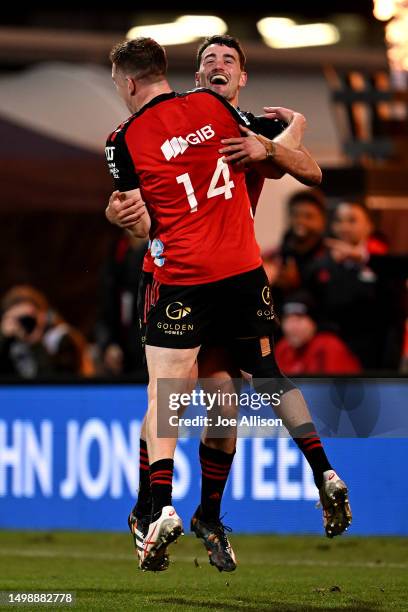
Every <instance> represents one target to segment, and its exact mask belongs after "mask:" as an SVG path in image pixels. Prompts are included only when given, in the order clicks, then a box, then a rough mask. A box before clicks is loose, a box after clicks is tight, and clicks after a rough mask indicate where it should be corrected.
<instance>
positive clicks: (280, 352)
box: [276, 291, 361, 375]
mask: <svg viewBox="0 0 408 612" xmlns="http://www.w3.org/2000/svg"><path fill="white" fill-rule="evenodd" d="M282 329H283V338H281V340H279V342H278V343H277V345H276V360H277V362H278V365H279V367H280V368H281V370H282V371H283V372H284V374H288V375H294V374H358V373H359V372H361V366H360V363H359V361H358V359H357V358H356V357H355V356H354V355H353V353H352V352H351V351H350V350H349V349H348V348H347V346H346V345H345V344H344V342H342V340H340V338H338V337H337V336H336V335H335V334H333V333H331V332H321V331H318V327H317V323H316V318H315V306H314V301H313V298H312V297H311V296H310V295H309V294H308V293H306V292H305V291H298V292H296V293H294V294H292V296H291V297H288V298H287V299H286V300H285V302H284V304H283V307H282Z"/></svg>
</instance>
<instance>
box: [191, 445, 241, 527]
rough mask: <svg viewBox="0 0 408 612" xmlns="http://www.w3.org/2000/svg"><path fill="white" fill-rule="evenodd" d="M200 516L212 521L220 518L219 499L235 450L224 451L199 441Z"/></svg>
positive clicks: (220, 498)
mask: <svg viewBox="0 0 408 612" xmlns="http://www.w3.org/2000/svg"><path fill="white" fill-rule="evenodd" d="M199 454H200V463H201V516H202V518H203V519H204V520H206V521H209V522H212V521H217V520H219V518H220V511H221V500H222V495H223V493H224V488H225V484H226V482H227V479H228V476H229V473H230V470H231V465H232V461H233V459H234V455H235V452H233V453H225V452H224V451H222V450H218V449H216V448H210V447H209V446H206V445H205V444H203V443H202V442H200V450H199Z"/></svg>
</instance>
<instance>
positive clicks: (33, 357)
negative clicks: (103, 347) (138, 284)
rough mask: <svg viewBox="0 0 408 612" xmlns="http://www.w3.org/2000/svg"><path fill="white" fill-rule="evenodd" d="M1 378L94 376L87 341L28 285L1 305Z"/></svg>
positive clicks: (40, 294)
mask: <svg viewBox="0 0 408 612" xmlns="http://www.w3.org/2000/svg"><path fill="white" fill-rule="evenodd" d="M1 313H2V314H1V322H0V374H1V375H4V376H19V377H21V378H27V379H32V378H36V377H39V376H55V375H65V374H72V375H84V376H90V375H92V374H93V365H92V362H91V360H90V358H89V356H88V352H87V345H86V342H85V339H84V338H83V337H82V335H81V334H80V332H79V331H77V330H76V329H74V328H73V327H71V326H69V325H68V324H67V323H66V322H65V321H64V320H63V319H62V317H61V316H60V315H59V314H57V313H56V312H55V311H53V310H52V309H51V308H50V305H49V303H48V301H47V299H46V297H45V295H44V294H43V293H41V292H40V291H38V290H37V289H35V288H34V287H30V286H29V285H19V286H16V287H13V288H12V289H10V290H9V291H8V292H7V293H6V294H5V295H4V297H3V299H2V301H1Z"/></svg>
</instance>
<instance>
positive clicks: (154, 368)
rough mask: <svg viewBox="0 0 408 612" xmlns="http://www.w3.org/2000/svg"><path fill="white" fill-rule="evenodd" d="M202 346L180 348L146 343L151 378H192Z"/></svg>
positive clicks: (151, 380) (152, 379)
mask: <svg viewBox="0 0 408 612" xmlns="http://www.w3.org/2000/svg"><path fill="white" fill-rule="evenodd" d="M199 350H200V347H199V346H197V347H194V348H186V349H178V348H166V347H161V346H151V345H149V344H147V345H146V359H147V367H148V370H149V379H150V382H151V383H153V382H154V381H155V380H156V381H157V380H158V379H160V378H185V379H188V380H190V379H191V373H192V371H193V368H194V364H195V361H196V359H197V354H198V351H199Z"/></svg>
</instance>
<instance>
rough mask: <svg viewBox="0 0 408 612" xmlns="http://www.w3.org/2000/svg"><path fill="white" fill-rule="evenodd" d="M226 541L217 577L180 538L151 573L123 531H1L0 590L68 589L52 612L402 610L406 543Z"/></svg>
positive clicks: (406, 602)
mask: <svg viewBox="0 0 408 612" xmlns="http://www.w3.org/2000/svg"><path fill="white" fill-rule="evenodd" d="M231 541H232V542H233V544H234V548H235V551H236V553H237V557H238V561H239V567H238V569H237V570H236V571H235V572H234V573H231V574H225V573H219V572H218V571H217V570H216V569H215V568H213V567H211V566H210V565H209V564H208V561H207V559H206V552H205V550H204V547H203V546H202V544H201V542H200V541H199V540H196V539H195V538H194V539H193V537H191V536H184V537H183V538H181V539H180V542H179V543H178V544H177V545H173V546H172V549H173V550H172V564H171V566H170V568H169V570H168V571H167V572H163V573H157V574H153V573H149V572H146V573H143V572H140V571H139V570H138V569H137V565H136V561H135V559H134V555H133V551H132V548H131V539H130V535H129V536H128V535H127V534H111V533H110V534H103V533H100V534H97V533H82V534H79V533H60V532H58V533H30V532H26V533H24V532H8V531H7V532H0V568H1V570H0V589H2V590H12V591H30V592H33V591H52V592H63V591H74V592H75V593H76V604H75V607H74V608H60V609H74V610H89V611H93V610H111V611H112V612H122V611H123V612H126V611H128V610H129V611H133V610H135V611H137V612H138V611H139V610H140V611H144V610H146V611H148V610H152V611H154V612H166V611H177V612H184V611H189V612H190V611H196V610H207V611H208V610H210V611H220V612H223V611H226V612H229V611H231V612H233V611H237V612H240V611H244V610H252V611H254V612H255V611H256V612H262V611H265V610H273V611H282V612H284V611H291V612H292V611H293V612H295V611H296V612H297V611H299V612H306V611H308V610H358V611H361V612H369V611H377V610H386V611H391V610H392V611H397V610H408V546H407V544H408V542H407V540H406V539H402V538H401V539H399V538H369V539H368V538H367V539H365V538H353V537H343V538H337V539H335V540H333V541H330V540H327V539H325V538H324V537H308V536H306V537H300V536H291V537H282V536H237V535H235V536H234V534H232V537H231ZM170 550H171V549H170ZM15 607H16V606H13V608H15ZM18 608H19V609H24V610H39V609H41V610H43V609H46V608H45V607H44V606H35V607H33V606H27V605H25V606H24V607H23V606H18ZM1 609H8V610H10V609H12V608H10V607H7V608H5V607H2V608H1ZM48 609H53V610H54V609H56V608H54V607H53V606H51V608H50V607H48Z"/></svg>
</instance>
